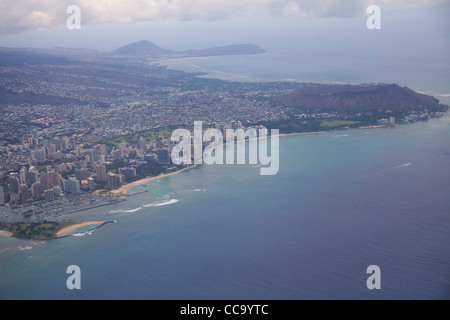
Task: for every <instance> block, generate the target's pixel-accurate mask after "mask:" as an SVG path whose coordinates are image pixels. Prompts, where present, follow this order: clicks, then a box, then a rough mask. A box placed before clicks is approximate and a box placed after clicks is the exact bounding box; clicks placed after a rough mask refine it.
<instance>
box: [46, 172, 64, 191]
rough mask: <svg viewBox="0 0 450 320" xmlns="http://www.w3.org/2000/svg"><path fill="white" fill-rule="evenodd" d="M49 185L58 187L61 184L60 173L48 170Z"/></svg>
mask: <svg viewBox="0 0 450 320" xmlns="http://www.w3.org/2000/svg"><path fill="white" fill-rule="evenodd" d="M48 176H49V179H50V186H51V187H59V186H60V185H61V180H62V179H61V175H60V174H59V173H58V172H54V171H53V172H50V173H49V174H48Z"/></svg>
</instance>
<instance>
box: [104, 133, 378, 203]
mask: <svg viewBox="0 0 450 320" xmlns="http://www.w3.org/2000/svg"><path fill="white" fill-rule="evenodd" d="M381 127H384V125H374V126H366V127H358V128H355V129H372V128H381ZM326 132H330V131H317V132H300V133H283V134H279V135H278V136H279V137H287V136H297V135H306V134H318V133H326ZM269 137H270V136H269ZM255 139H256V140H259V139H260V138H255ZM227 144H228V143H223V144H222V145H220V146H218V147H223V146H226V145H227ZM196 166H197V165H192V166H190V167H187V168H184V169H182V170H179V171H176V172H172V173H167V174H161V175H159V176H157V177H151V178H145V179H141V180H138V181H135V182H132V183H129V184H126V185H123V186H122V187H120V188H119V189H117V190H113V191H111V193H113V194H117V195H120V194H123V195H126V194H130V193H129V192H128V189H129V188H132V187H136V186H140V185H143V184H146V183H148V182H150V181H153V180H157V179H162V178H165V177H170V176H173V175H176V174H179V173H181V172H183V171H186V170H190V169H193V168H195V167H196Z"/></svg>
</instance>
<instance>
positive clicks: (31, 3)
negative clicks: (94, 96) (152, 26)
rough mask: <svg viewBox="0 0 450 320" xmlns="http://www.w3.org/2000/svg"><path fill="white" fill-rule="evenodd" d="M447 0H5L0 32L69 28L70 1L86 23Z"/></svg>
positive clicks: (326, 11)
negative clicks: (66, 26)
mask: <svg viewBox="0 0 450 320" xmlns="http://www.w3.org/2000/svg"><path fill="white" fill-rule="evenodd" d="M446 1H447V0H128V1H124V0H1V2H0V34H14V33H18V32H22V31H26V30H32V29H40V28H56V27H61V26H65V24H66V19H67V17H68V15H67V13H66V9H67V7H68V6H69V5H78V6H80V8H81V14H82V24H85V25H93V24H100V23H115V22H119V23H120V22H121V23H131V22H142V21H162V20H206V21H208V20H219V19H233V18H245V17H254V16H262V17H268V16H291V17H299V18H304V19H306V18H318V17H351V16H356V15H362V14H365V8H367V6H369V5H371V4H378V5H380V6H382V7H383V6H385V7H389V8H405V7H422V6H434V5H440V4H444V3H446Z"/></svg>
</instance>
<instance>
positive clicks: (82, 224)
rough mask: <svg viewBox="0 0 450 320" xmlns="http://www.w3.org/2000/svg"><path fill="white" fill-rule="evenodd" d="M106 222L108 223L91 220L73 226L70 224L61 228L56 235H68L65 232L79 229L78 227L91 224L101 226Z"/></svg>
mask: <svg viewBox="0 0 450 320" xmlns="http://www.w3.org/2000/svg"><path fill="white" fill-rule="evenodd" d="M105 223H107V222H106V221H89V222H81V223H77V224H74V225H71V226H68V227H65V228H63V229H61V230H59V231H58V232H57V233H56V236H57V237H64V236H67V235H64V233H67V232H70V231H73V230H76V229H78V228H81V227H86V226H90V225H99V226H102V225H104V224H105Z"/></svg>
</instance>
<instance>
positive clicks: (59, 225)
mask: <svg viewBox="0 0 450 320" xmlns="http://www.w3.org/2000/svg"><path fill="white" fill-rule="evenodd" d="M76 223H77V222H52V221H43V222H32V223H12V224H0V230H5V231H8V232H11V233H12V236H13V237H16V238H21V239H33V240H46V239H52V238H56V237H57V235H56V234H57V233H58V231H59V230H61V229H63V228H65V227H68V226H71V225H74V224H76Z"/></svg>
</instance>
